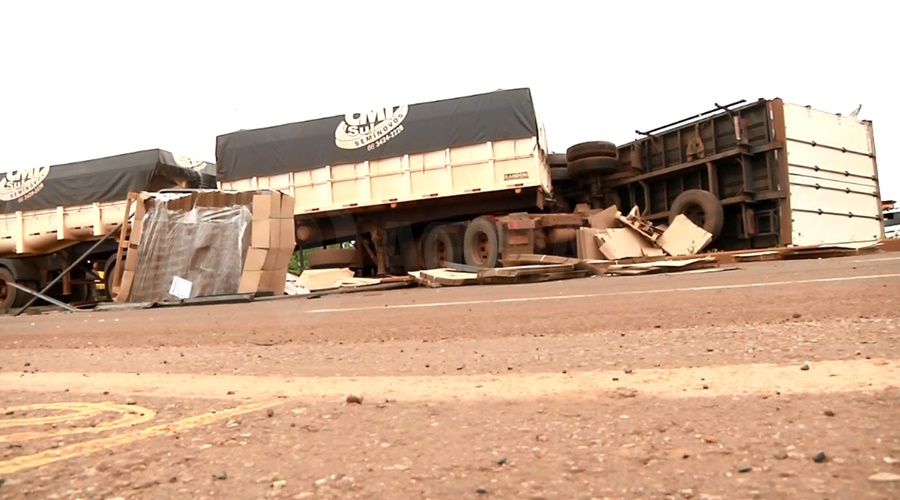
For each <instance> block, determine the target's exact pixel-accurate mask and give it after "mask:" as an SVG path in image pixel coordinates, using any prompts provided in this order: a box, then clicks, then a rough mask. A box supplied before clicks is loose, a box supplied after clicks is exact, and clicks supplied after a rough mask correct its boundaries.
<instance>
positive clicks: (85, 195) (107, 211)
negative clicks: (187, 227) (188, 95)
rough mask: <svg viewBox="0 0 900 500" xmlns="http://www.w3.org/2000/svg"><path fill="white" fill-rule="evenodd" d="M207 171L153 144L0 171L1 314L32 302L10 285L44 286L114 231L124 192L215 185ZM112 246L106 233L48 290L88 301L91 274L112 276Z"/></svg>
mask: <svg viewBox="0 0 900 500" xmlns="http://www.w3.org/2000/svg"><path fill="white" fill-rule="evenodd" d="M211 168H214V165H212V164H208V163H206V162H202V161H196V160H191V159H189V158H186V157H183V156H176V155H173V154H172V153H170V152H168V151H163V150H159V149H153V150H147V151H139V152H134V153H128V154H123V155H118V156H111V157H107V158H99V159H94V160H88V161H81V162H75V163H68V164H63V165H51V166H44V167H39V168H30V169H23V170H18V171H12V172H4V173H0V312H7V311H9V309H11V308H15V307H21V306H22V305H24V304H25V303H26V302H27V301H28V300H29V299H31V295H30V294H28V293H27V292H23V291H21V290H19V289H17V288H15V287H14V286H12V285H11V284H12V283H18V284H20V285H23V286H26V287H28V288H30V289H32V290H41V289H43V288H44V287H45V285H47V284H49V283H50V282H52V281H53V280H54V279H55V278H57V277H59V274H60V273H61V272H62V271H63V270H65V269H67V268H68V267H69V266H70V265H71V264H72V263H74V261H75V259H78V258H79V257H81V256H82V255H83V254H84V253H85V252H86V251H88V250H90V249H91V248H92V247H94V245H95V244H96V243H97V242H98V241H99V240H101V239H103V238H104V237H105V236H106V235H107V234H108V233H110V232H114V231H115V230H116V229H117V228H119V227H120V226H121V225H122V223H123V221H124V220H126V219H127V217H128V215H129V214H126V210H127V198H128V193H129V192H132V191H159V190H163V189H168V188H199V187H204V186H208V187H215V181H214V177H212V174H211V172H210V170H211ZM117 245H118V243H117V240H116V238H114V237H110V238H108V239H107V240H106V241H104V242H103V243H101V244H100V245H98V246H96V248H93V250H92V251H91V253H90V255H88V256H87V258H86V259H85V261H84V262H82V263H79V265H78V266H77V267H75V268H73V270H72V271H71V273H69V274H67V275H65V276H63V277H62V279H60V280H59V281H58V283H57V284H55V285H54V286H53V287H52V288H51V289H50V290H49V291H48V292H47V295H49V296H50V297H52V298H56V299H58V300H61V301H64V302H78V301H85V300H89V299H91V298H92V294H93V291H94V286H93V284H94V282H95V280H96V279H97V276H96V275H97V273H96V271H106V274H105V276H106V277H107V278H108V277H111V276H112V274H113V273H111V272H109V271H110V270H111V269H112V267H113V266H114V265H115V257H116V251H117ZM107 284H108V283H107ZM106 289H107V290H109V289H110V288H109V287H108V286H107V287H106Z"/></svg>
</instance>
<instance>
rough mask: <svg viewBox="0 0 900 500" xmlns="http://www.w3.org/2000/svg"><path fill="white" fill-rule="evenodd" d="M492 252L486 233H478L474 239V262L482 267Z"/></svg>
mask: <svg viewBox="0 0 900 500" xmlns="http://www.w3.org/2000/svg"><path fill="white" fill-rule="evenodd" d="M492 251H493V246H492V245H491V240H490V239H489V238H488V235H487V233H485V232H484V231H479V232H478V234H477V235H476V237H475V252H474V257H475V261H476V262H477V263H478V265H482V264H484V263H485V262H487V261H488V259H489V258H490V256H491V252H492Z"/></svg>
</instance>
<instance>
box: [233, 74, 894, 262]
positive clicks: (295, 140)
mask: <svg viewBox="0 0 900 500" xmlns="http://www.w3.org/2000/svg"><path fill="white" fill-rule="evenodd" d="M640 135H641V136H642V137H641V138H640V139H638V140H636V141H634V142H631V143H628V144H624V145H619V146H616V145H614V144H611V143H609V142H604V141H596V142H588V143H582V144H576V145H574V146H572V147H570V148H568V150H567V152H566V153H565V154H549V153H548V148H547V138H546V135H545V132H544V128H543V126H542V124H541V121H540V119H539V116H538V113H537V112H536V111H535V108H534V105H533V101H532V97H531V92H530V90H529V89H527V88H525V89H515V90H505V91H496V92H490V93H485V94H479V95H473V96H468V97H462V98H456V99H448V100H441V101H434V102H427V103H421V104H413V105H401V106H386V107H383V108H378V109H375V110H372V111H362V112H351V113H347V114H344V115H338V116H333V117H328V118H322V119H318V120H311V121H306V122H299V123H290V124H285V125H280V126H274V127H269V128H263V129H255V130H241V131H237V132H234V133H230V134H225V135H222V136H219V137H218V138H217V144H216V164H217V180H218V182H219V185H220V187H222V188H225V189H262V188H269V189H273V190H280V191H284V192H285V193H287V194H290V195H292V196H293V197H294V199H295V200H296V205H295V207H294V213H295V220H296V225H297V240H298V242H299V243H300V245H301V246H302V247H303V248H315V247H317V246H320V245H322V246H324V245H328V244H333V243H339V242H347V241H354V242H356V243H357V245H356V249H355V250H353V249H351V250H341V249H335V250H319V251H318V252H313V254H312V255H311V256H310V261H311V264H312V265H313V266H314V267H328V266H344V265H351V266H357V267H362V268H368V269H370V270H374V271H375V272H377V273H386V272H389V271H391V270H394V269H398V268H399V269H403V270H407V271H409V270H415V269H419V268H422V267H425V268H433V267H438V266H441V265H442V264H443V263H445V262H455V263H464V264H467V265H471V266H476V267H489V266H494V265H496V264H497V262H498V260H499V259H501V258H502V256H503V255H504V254H506V253H516V254H521V253H551V254H558V255H567V256H570V255H571V254H572V253H573V252H574V251H575V249H574V246H575V245H574V244H573V242H574V240H575V235H576V233H577V228H578V227H581V226H583V225H585V224H586V222H587V218H586V210H590V209H601V208H605V207H608V206H611V205H617V206H618V207H619V209H620V210H621V211H622V212H628V211H629V210H630V209H631V208H632V207H633V206H635V205H637V206H638V207H639V208H640V211H641V213H642V214H643V216H644V217H645V218H647V219H650V220H651V221H653V222H657V223H666V222H668V221H671V220H672V219H673V218H674V217H675V216H676V215H678V214H680V213H683V214H685V215H687V216H688V217H689V218H691V219H692V220H693V221H694V222H695V223H696V224H697V225H699V226H702V227H704V228H705V229H707V230H708V231H709V232H710V233H712V234H713V236H714V241H713V246H714V247H715V248H717V249H744V248H746V249H751V248H763V247H772V246H790V245H822V244H833V243H845V242H859V241H874V240H879V239H882V238H883V237H884V233H883V230H882V226H881V223H880V221H881V217H882V214H881V210H880V205H879V199H880V193H879V186H878V174H877V167H876V161H875V142H874V136H873V130H872V124H871V122H868V121H861V120H857V119H854V118H850V117H846V116H841V115H840V114H833V113H826V112H822V111H817V110H814V109H811V108H810V107H807V106H798V105H792V104H787V103H784V102H783V101H782V100H781V99H761V100H759V101H755V102H751V103H746V102H745V101H739V102H736V103H732V104H729V105H725V106H719V105H716V107H715V109H712V110H710V111H706V112H703V113H699V114H698V115H695V116H694V117H691V118H689V119H686V120H680V121H677V122H674V123H671V124H669V125H667V126H664V127H659V128H657V129H654V130H652V131H649V132H645V133H644V132H641V133H640Z"/></svg>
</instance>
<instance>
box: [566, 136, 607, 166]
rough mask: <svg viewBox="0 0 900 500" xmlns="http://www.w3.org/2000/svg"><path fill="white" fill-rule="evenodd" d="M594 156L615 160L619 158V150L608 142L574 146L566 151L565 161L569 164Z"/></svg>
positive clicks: (593, 142) (585, 143) (583, 143)
mask: <svg viewBox="0 0 900 500" xmlns="http://www.w3.org/2000/svg"><path fill="white" fill-rule="evenodd" d="M595 156H600V157H604V158H617V157H618V156H619V148H617V147H616V145H615V144H614V143H612V142H609V141H591V142H582V143H580V144H576V145H574V146H572V147H570V148H569V149H567V150H566V160H568V161H569V162H570V163H571V162H573V161H578V160H581V159H584V158H592V157H595Z"/></svg>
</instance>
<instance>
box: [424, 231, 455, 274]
mask: <svg viewBox="0 0 900 500" xmlns="http://www.w3.org/2000/svg"><path fill="white" fill-rule="evenodd" d="M439 241H440V242H443V243H444V245H445V246H446V247H447V248H448V249H449V253H450V255H449V258H450V261H451V262H452V263H454V264H461V263H462V241H460V238H459V235H458V234H457V233H455V232H453V231H449V230H448V229H447V228H446V227H445V226H438V227H436V228H434V229H432V230H430V231H429V232H428V234H427V235H425V241H424V242H423V243H422V264H423V265H424V268H425V269H439V268H441V267H444V266H443V265H442V264H443V263H442V262H438V261H437V257H436V256H435V252H436V249H435V247H436V246H437V244H438V242H439Z"/></svg>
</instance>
